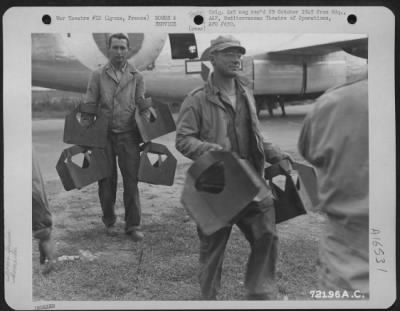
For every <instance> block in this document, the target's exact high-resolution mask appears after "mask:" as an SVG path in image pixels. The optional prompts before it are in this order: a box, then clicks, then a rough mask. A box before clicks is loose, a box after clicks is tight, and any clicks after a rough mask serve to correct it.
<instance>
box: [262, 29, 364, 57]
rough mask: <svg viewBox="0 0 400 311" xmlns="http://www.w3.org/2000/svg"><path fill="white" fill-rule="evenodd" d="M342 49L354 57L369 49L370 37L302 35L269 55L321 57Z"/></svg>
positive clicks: (356, 35) (354, 35)
mask: <svg viewBox="0 0 400 311" xmlns="http://www.w3.org/2000/svg"><path fill="white" fill-rule="evenodd" d="M341 49H343V50H345V51H346V52H348V53H350V54H354V55H357V54H360V53H361V52H365V51H367V49H368V37H367V36H366V35H358V34H330V35H329V36H327V35H326V34H300V35H298V36H295V37H293V38H292V40H290V41H288V42H285V43H284V44H282V45H280V46H278V47H276V48H274V49H273V50H271V51H268V54H271V55H274V54H276V55H277V54H285V55H321V54H327V53H330V52H334V51H338V50H341Z"/></svg>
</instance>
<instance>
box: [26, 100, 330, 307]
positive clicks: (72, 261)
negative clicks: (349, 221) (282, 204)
mask: <svg viewBox="0 0 400 311" xmlns="http://www.w3.org/2000/svg"><path fill="white" fill-rule="evenodd" d="M289 108H290V107H289ZM301 109H303V110H301ZM305 110H306V108H294V109H293V110H290V109H287V111H288V114H290V113H291V111H292V115H291V116H289V117H288V118H286V119H281V118H279V117H277V118H274V119H270V118H269V117H267V116H266V115H262V116H261V125H262V130H263V132H264V133H265V134H267V137H275V138H276V137H279V141H280V143H281V144H280V145H281V148H282V149H283V150H284V151H286V152H289V153H290V154H291V155H292V156H293V157H294V158H295V159H296V160H300V157H299V155H298V154H297V151H296V150H297V147H296V142H297V136H298V130H299V127H300V126H301V121H302V118H303V117H304V111H305ZM51 124H53V125H51ZM62 124H63V123H62V120H57V121H55V122H53V123H51V122H47V123H46V122H45V121H40V122H33V143H34V145H35V148H36V149H37V151H38V154H39V155H41V157H40V156H39V162H40V163H41V165H42V169H43V175H44V178H45V180H46V190H47V193H48V199H49V203H50V207H51V211H52V213H53V217H54V237H55V241H56V246H57V257H58V262H57V264H56V271H54V272H52V273H51V274H50V275H47V276H43V275H41V274H40V271H39V254H38V250H37V245H36V243H33V249H32V252H33V256H32V263H33V299H34V300H64V301H69V300H71V301H87V300H121V301H133V300H135V301H136V300H142V301H143V300H144V301H147V300H198V299H199V288H198V283H197V263H198V239H197V235H196V227H195V224H194V222H193V221H192V220H191V219H190V218H189V217H188V216H187V213H186V211H185V210H184V208H183V207H182V204H181V203H180V196H181V192H182V187H183V184H184V182H185V176H186V170H187V168H188V167H189V165H190V161H189V160H187V159H184V158H183V157H182V156H180V155H179V154H177V152H176V150H175V149H174V147H173V141H174V136H173V135H167V137H164V138H163V139H162V140H161V141H157V142H161V143H164V144H165V145H167V147H168V148H169V150H171V152H173V154H174V155H175V156H176V157H177V159H178V167H177V171H176V175H175V182H174V184H173V185H172V186H158V185H151V184H145V183H140V184H139V189H140V195H141V203H142V225H143V230H144V233H145V238H144V240H143V241H142V242H140V243H134V242H132V241H131V240H130V239H129V238H128V236H126V235H125V234H124V207H123V202H122V180H121V178H119V184H118V194H117V204H116V213H117V217H118V220H117V224H116V225H117V228H118V229H119V231H120V234H119V235H118V236H116V237H109V236H107V235H106V234H105V231H104V226H103V224H102V221H101V208H100V204H99V200H98V195H97V184H91V185H89V186H87V187H84V188H83V189H81V190H72V191H69V192H67V191H65V190H64V189H63V187H62V184H61V182H60V180H59V178H58V176H57V174H56V172H55V169H54V166H55V163H56V161H57V157H58V156H59V154H60V153H61V151H62V149H61V148H64V147H65V145H63V143H62V141H60V132H62V126H61V125H62ZM52 126H53V127H52ZM49 128H50V129H49ZM46 129H47V130H46ZM52 141H57V143H53V144H52ZM323 222H324V219H323V217H322V216H320V215H318V214H313V213H309V214H307V215H303V216H299V217H297V218H294V219H292V220H289V221H287V222H284V223H281V224H279V225H278V227H277V228H278V233H279V240H280V246H279V260H278V263H277V283H278V284H277V296H278V299H280V300H282V299H285V300H287V299H288V300H304V299H309V298H310V295H309V290H311V289H313V288H315V286H316V263H317V257H318V256H317V252H318V236H319V233H320V231H321V227H322V225H323ZM248 253H249V247H248V244H247V242H246V241H245V239H244V238H243V236H242V235H241V233H240V231H239V230H238V229H234V230H233V232H232V236H231V238H230V241H229V243H228V249H227V253H226V256H225V261H224V271H223V281H222V282H223V284H222V288H221V293H220V295H219V299H220V300H240V299H244V294H245V293H244V289H243V280H244V270H245V265H246V260H247V256H248ZM65 256H75V257H65ZM65 258H66V260H63V259H65Z"/></svg>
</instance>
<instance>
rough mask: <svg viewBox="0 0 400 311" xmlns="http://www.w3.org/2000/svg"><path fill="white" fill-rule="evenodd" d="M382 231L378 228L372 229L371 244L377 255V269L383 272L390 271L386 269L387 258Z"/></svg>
mask: <svg viewBox="0 0 400 311" xmlns="http://www.w3.org/2000/svg"><path fill="white" fill-rule="evenodd" d="M380 234H381V231H380V230H378V229H371V239H370V241H371V246H372V251H373V254H374V257H375V260H373V261H375V265H376V266H377V270H379V271H382V272H388V271H387V269H386V259H385V250H384V244H383V242H382V239H381V236H380Z"/></svg>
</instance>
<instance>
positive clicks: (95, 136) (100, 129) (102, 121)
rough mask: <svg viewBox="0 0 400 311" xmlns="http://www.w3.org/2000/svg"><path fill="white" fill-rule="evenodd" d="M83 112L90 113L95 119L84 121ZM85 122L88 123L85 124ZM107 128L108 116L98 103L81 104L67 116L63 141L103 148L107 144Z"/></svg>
mask: <svg viewBox="0 0 400 311" xmlns="http://www.w3.org/2000/svg"><path fill="white" fill-rule="evenodd" d="M79 114H80V120H78V115H79ZM82 114H88V115H90V116H91V118H93V119H94V120H93V121H84V120H83V118H82ZM85 122H87V123H88V124H87V125H85ZM107 128H108V121H107V118H106V117H105V116H104V115H103V114H102V113H101V110H100V109H99V107H98V106H97V105H94V104H81V105H79V106H78V107H76V108H75V109H74V110H73V111H72V112H71V113H70V114H68V115H67V116H66V117H65V125H64V138H63V141H64V142H65V143H67V144H74V145H80V146H88V147H99V148H102V147H105V146H106V144H107Z"/></svg>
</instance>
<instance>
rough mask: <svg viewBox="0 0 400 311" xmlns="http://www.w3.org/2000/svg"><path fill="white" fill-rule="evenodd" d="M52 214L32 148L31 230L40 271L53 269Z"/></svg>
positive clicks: (46, 271) (47, 271)
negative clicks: (38, 255) (37, 246)
mask: <svg viewBox="0 0 400 311" xmlns="http://www.w3.org/2000/svg"><path fill="white" fill-rule="evenodd" d="M52 226H53V223H52V216H51V213H50V211H49V203H48V201H47V196H46V191H45V189H44V182H43V177H42V174H41V172H40V168H39V163H38V161H37V159H36V154H35V150H34V149H32V231H33V237H34V238H35V239H37V240H39V252H40V264H41V265H42V273H43V274H46V273H49V272H50V271H52V270H53V269H54V259H55V258H54V256H55V247H54V243H53V240H52V237H51V232H52Z"/></svg>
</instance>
